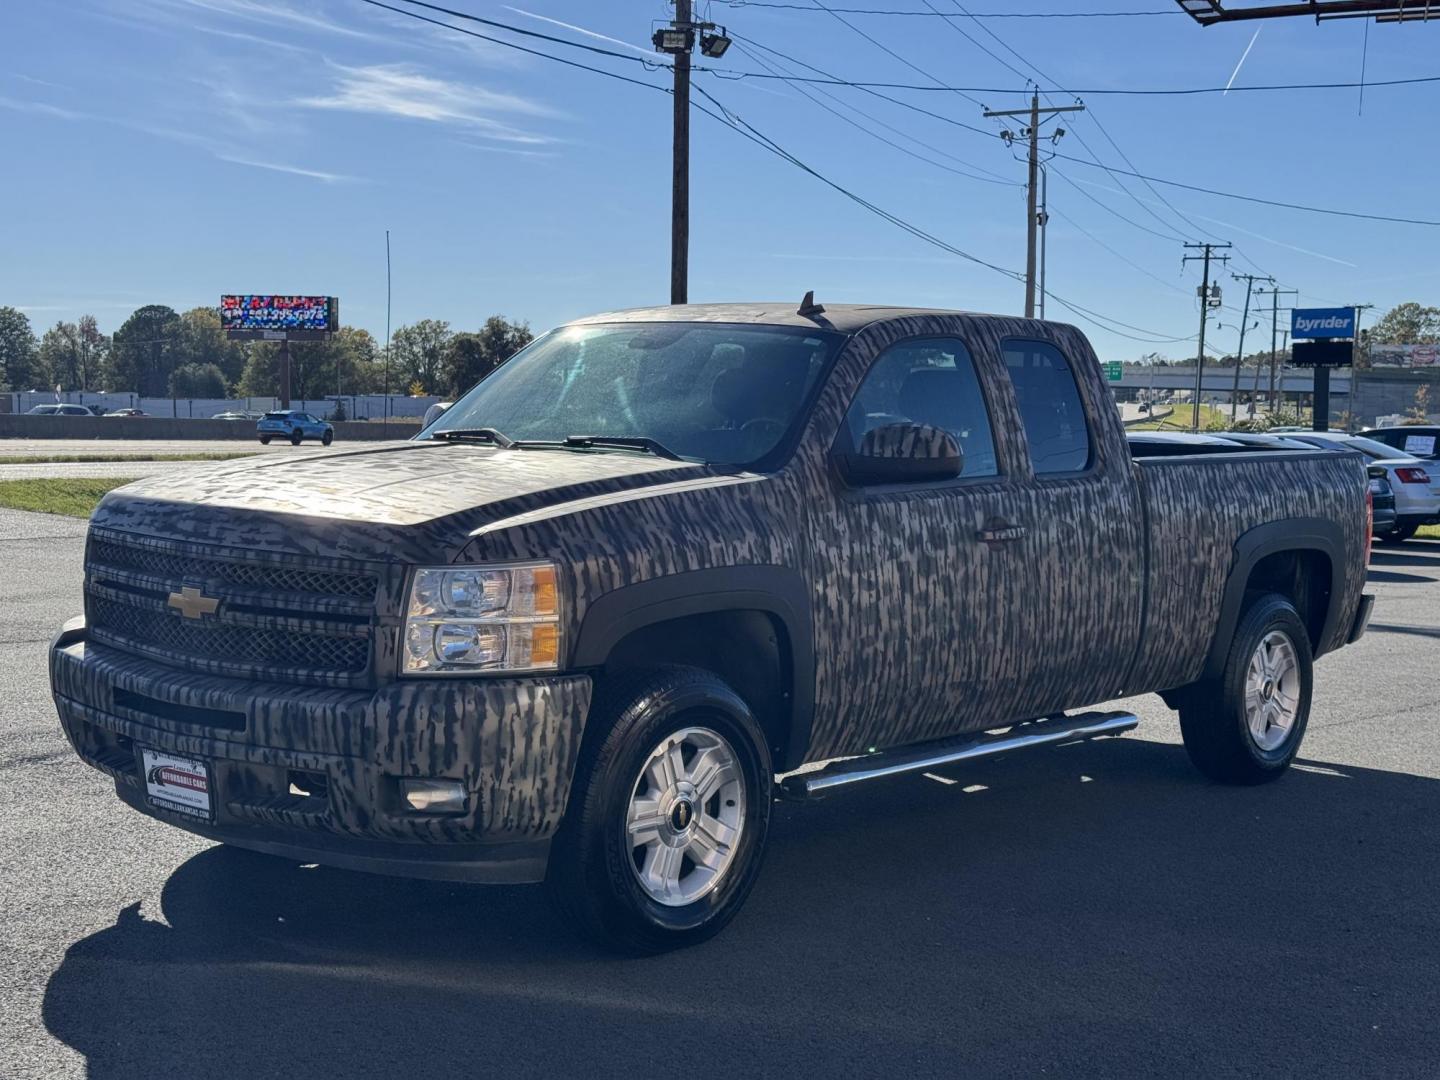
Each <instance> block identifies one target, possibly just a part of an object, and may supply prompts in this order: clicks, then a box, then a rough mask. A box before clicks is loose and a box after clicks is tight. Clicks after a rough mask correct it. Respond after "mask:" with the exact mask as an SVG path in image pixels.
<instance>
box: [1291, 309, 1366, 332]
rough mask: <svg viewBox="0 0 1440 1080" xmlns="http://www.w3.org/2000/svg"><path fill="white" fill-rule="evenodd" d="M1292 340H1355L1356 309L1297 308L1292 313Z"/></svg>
mask: <svg viewBox="0 0 1440 1080" xmlns="http://www.w3.org/2000/svg"><path fill="white" fill-rule="evenodd" d="M1290 336H1291V337H1292V338H1353V337H1354V336H1355V309H1354V308H1348V307H1337V308H1295V309H1294V310H1293V311H1291V312H1290Z"/></svg>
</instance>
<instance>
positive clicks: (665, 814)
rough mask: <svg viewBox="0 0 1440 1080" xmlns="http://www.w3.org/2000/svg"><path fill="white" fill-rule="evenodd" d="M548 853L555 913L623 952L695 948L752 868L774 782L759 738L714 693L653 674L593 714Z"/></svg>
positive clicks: (746, 718) (683, 678) (741, 898)
mask: <svg viewBox="0 0 1440 1080" xmlns="http://www.w3.org/2000/svg"><path fill="white" fill-rule="evenodd" d="M588 726H590V732H589V733H588V734H589V737H587V739H586V744H585V747H584V749H582V751H581V756H580V762H579V764H578V766H577V773H576V780H575V787H574V790H573V791H572V793H571V797H570V807H569V810H568V811H567V813H566V819H565V822H564V824H563V825H562V827H561V829H560V832H559V834H558V835H557V836H556V839H555V845H554V848H553V850H552V853H551V859H550V872H549V876H548V884H549V886H550V889H551V892H552V894H553V895H554V897H555V899H556V901H557V902H558V903H559V905H560V907H561V908H562V910H563V911H565V913H566V914H568V915H569V916H570V917H571V918H572V919H573V920H574V921H575V922H576V923H577V924H578V925H579V926H580V927H581V928H582V929H583V930H585V931H586V932H587V933H588V934H589V935H590V936H591V937H593V938H595V939H597V940H599V941H600V942H602V943H604V944H606V945H609V946H611V947H614V948H617V949H620V950H622V951H625V952H630V953H656V952H662V951H665V950H667V949H676V948H681V947H683V946H687V945H694V944H696V943H698V942H700V941H704V940H705V939H706V938H709V937H711V936H712V935H714V934H716V933H718V932H719V931H720V929H721V928H722V927H724V926H725V924H726V923H728V922H729V921H730V920H731V919H732V918H733V917H734V916H735V913H736V912H737V911H738V910H739V909H740V906H741V904H743V903H744V902H745V898H746V896H747V895H749V892H750V888H751V886H752V885H753V884H754V882H755V877H756V875H757V873H758V872H759V869H760V859H761V854H762V852H763V850H764V847H765V834H766V830H767V828H768V826H769V822H770V798H771V795H770V787H771V783H772V780H773V777H772V774H771V766H770V755H769V751H768V750H767V749H766V744H765V738H764V735H763V734H762V732H761V731H760V727H759V724H757V723H756V721H755V718H754V716H753V715H752V714H751V712H750V709H749V707H748V706H747V705H746V704H745V702H744V701H743V700H742V699H741V698H740V697H739V695H738V694H736V693H735V692H734V691H733V690H732V689H731V688H730V687H729V686H728V685H727V684H726V683H725V682H724V681H723V680H721V679H720V678H719V677H717V676H715V675H713V674H711V673H710V672H707V671H701V670H698V669H693V668H667V669H662V670H659V671H656V672H653V673H650V674H648V675H646V676H643V677H641V678H640V679H638V680H637V681H633V682H631V683H629V685H628V686H626V687H622V688H617V692H615V693H614V694H611V695H602V700H598V701H597V703H596V707H595V708H594V709H592V711H591V717H590V720H589V721H588Z"/></svg>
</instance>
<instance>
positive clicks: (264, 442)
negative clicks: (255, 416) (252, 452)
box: [260, 435, 270, 446]
mask: <svg viewBox="0 0 1440 1080" xmlns="http://www.w3.org/2000/svg"><path fill="white" fill-rule="evenodd" d="M260 445H261V446H269V445H270V436H269V435H261V436H260Z"/></svg>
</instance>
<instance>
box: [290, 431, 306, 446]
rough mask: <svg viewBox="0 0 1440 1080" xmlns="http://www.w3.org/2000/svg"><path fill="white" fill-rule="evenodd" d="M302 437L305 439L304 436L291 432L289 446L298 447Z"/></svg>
mask: <svg viewBox="0 0 1440 1080" xmlns="http://www.w3.org/2000/svg"><path fill="white" fill-rule="evenodd" d="M304 437H305V436H303V435H301V434H300V432H298V431H292V432H291V433H290V445H291V446H299V445H300V440H301V439H303V438H304Z"/></svg>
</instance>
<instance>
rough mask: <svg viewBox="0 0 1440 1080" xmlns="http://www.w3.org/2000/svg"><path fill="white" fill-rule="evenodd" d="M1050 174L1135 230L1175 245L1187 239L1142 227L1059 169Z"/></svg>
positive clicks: (1174, 233)
mask: <svg viewBox="0 0 1440 1080" xmlns="http://www.w3.org/2000/svg"><path fill="white" fill-rule="evenodd" d="M1050 172H1051V174H1052V175H1054V176H1058V177H1059V178H1060V179H1061V180H1064V181H1065V183H1067V184H1069V185H1070V186H1071V187H1073V188H1074V189H1075V190H1076V191H1078V192H1079V193H1080V194H1081V195H1084V196H1085V197H1086V198H1087V199H1089V200H1090V201H1091V202H1093V203H1094V204H1095V205H1096V206H1098V207H1100V209H1101V210H1104V211H1105V212H1106V213H1107V214H1113V215H1114V216H1115V217H1117V218H1119V219H1120V220H1121V221H1123V222H1125V224H1127V225H1133V226H1134V227H1135V228H1137V229H1140V230H1141V231H1143V232H1147V233H1149V234H1150V235H1151V236H1158V237H1159V238H1160V239H1161V240H1172V241H1174V242H1175V243H1180V242H1182V241H1183V240H1184V239H1185V238H1184V237H1183V236H1181V235H1180V234H1179V233H1177V232H1168V233H1162V232H1160V231H1159V230H1158V229H1152V228H1151V227H1150V226H1149V225H1142V224H1140V222H1138V221H1135V220H1134V219H1132V218H1128V217H1126V216H1125V215H1124V214H1122V213H1120V211H1119V210H1116V209H1115V208H1114V207H1113V206H1111V205H1110V204H1109V203H1105V202H1101V201H1100V200H1099V199H1097V198H1096V197H1095V196H1094V195H1092V194H1091V193H1090V192H1088V191H1086V190H1085V188H1083V187H1082V186H1081V185H1080V184H1078V183H1076V182H1075V181H1074V180H1071V179H1070V177H1068V176H1066V175H1065V174H1064V173H1062V172H1061V171H1060V170H1059V169H1051V170H1050ZM1107 190H1108V189H1107ZM1161 224H1164V223H1163V222H1162V223H1161Z"/></svg>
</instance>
